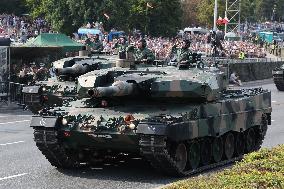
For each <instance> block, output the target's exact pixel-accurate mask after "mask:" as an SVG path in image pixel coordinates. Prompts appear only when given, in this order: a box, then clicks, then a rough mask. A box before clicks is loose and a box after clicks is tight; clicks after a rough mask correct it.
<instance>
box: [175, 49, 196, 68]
mask: <svg viewBox="0 0 284 189" xmlns="http://www.w3.org/2000/svg"><path fill="white" fill-rule="evenodd" d="M172 53H174V54H175V55H176V60H177V62H178V63H180V62H182V61H186V62H185V63H187V64H190V63H191V62H192V52H191V50H190V49H188V48H186V49H184V48H176V47H173V49H172Z"/></svg>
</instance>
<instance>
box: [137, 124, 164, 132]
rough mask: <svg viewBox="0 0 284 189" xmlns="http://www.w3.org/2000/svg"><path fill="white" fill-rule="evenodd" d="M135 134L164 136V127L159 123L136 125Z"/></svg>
mask: <svg viewBox="0 0 284 189" xmlns="http://www.w3.org/2000/svg"><path fill="white" fill-rule="evenodd" d="M137 134H145V135H166V126H165V125H164V124H161V123H146V122H142V123H139V124H138V127H137Z"/></svg>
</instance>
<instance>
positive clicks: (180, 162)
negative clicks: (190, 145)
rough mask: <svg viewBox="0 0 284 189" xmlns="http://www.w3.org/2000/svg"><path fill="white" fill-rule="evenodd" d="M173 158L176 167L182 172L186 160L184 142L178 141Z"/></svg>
mask: <svg viewBox="0 0 284 189" xmlns="http://www.w3.org/2000/svg"><path fill="white" fill-rule="evenodd" d="M174 159H175V162H176V166H177V167H178V169H179V170H180V171H181V172H182V171H184V170H185V168H186V162H187V148H186V145H185V144H184V143H179V144H178V145H177V148H176V151H175V154H174Z"/></svg>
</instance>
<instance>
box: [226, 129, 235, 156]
mask: <svg viewBox="0 0 284 189" xmlns="http://www.w3.org/2000/svg"><path fill="white" fill-rule="evenodd" d="M234 151H235V138H234V135H233V133H228V134H226V135H225V136H224V155H225V158H226V159H231V158H232V157H233V155H234Z"/></svg>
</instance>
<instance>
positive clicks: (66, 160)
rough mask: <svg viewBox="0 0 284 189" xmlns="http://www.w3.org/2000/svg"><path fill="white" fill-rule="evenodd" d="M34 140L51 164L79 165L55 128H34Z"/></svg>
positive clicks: (61, 165)
mask: <svg viewBox="0 0 284 189" xmlns="http://www.w3.org/2000/svg"><path fill="white" fill-rule="evenodd" d="M34 141H35V142H36V146H37V147H38V149H39V150H40V151H41V152H42V154H43V155H44V156H45V157H46V159H47V160H48V161H49V162H50V164H51V165H53V166H55V167H57V168H69V169H70V168H77V167H79V165H80V164H79V162H78V161H76V159H75V158H72V157H71V156H70V155H68V154H67V152H66V150H65V148H64V147H63V145H62V144H61V143H60V141H59V140H58V133H57V131H56V130H55V129H54V128H34Z"/></svg>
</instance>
